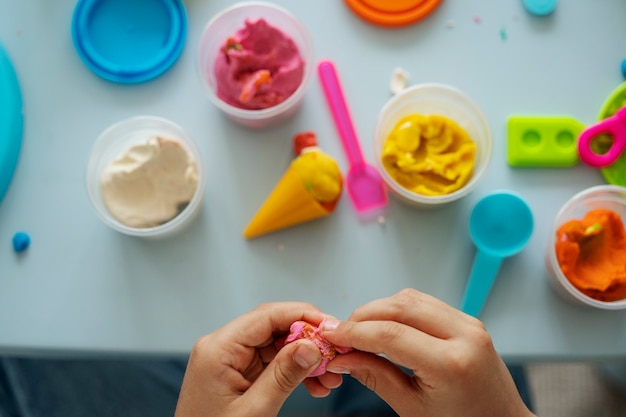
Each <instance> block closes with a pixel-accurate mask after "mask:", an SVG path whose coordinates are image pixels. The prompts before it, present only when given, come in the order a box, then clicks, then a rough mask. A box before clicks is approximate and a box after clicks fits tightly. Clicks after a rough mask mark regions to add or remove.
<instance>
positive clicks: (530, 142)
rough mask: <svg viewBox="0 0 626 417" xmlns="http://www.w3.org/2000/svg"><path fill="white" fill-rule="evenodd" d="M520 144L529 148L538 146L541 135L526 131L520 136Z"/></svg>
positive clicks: (533, 131)
mask: <svg viewBox="0 0 626 417" xmlns="http://www.w3.org/2000/svg"><path fill="white" fill-rule="evenodd" d="M522 142H523V143H524V145H526V146H529V147H534V146H539V144H540V143H541V135H540V134H539V132H537V131H536V130H527V131H526V132H524V134H523V135H522Z"/></svg>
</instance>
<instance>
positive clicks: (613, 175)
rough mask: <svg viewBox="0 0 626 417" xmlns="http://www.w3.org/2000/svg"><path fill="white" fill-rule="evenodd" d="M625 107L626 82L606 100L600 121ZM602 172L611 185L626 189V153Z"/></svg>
mask: <svg viewBox="0 0 626 417" xmlns="http://www.w3.org/2000/svg"><path fill="white" fill-rule="evenodd" d="M623 106H626V82H624V83H622V84H620V85H619V86H618V87H617V88H616V89H615V90H613V92H612V93H611V95H610V96H609V97H608V98H607V99H606V101H605V102H604V104H603V105H602V108H601V109H600V113H599V115H598V120H603V119H606V118H607V117H611V116H613V115H614V114H615V113H616V112H617V111H618V110H619V109H621V108H622V107H623ZM600 172H602V175H603V176H604V179H605V180H606V181H607V182H608V183H609V184H613V185H621V186H624V187H626V152H624V153H622V155H621V156H620V157H619V158H618V159H617V161H615V162H614V163H612V164H611V165H609V166H607V167H604V168H602V169H601V170H600Z"/></svg>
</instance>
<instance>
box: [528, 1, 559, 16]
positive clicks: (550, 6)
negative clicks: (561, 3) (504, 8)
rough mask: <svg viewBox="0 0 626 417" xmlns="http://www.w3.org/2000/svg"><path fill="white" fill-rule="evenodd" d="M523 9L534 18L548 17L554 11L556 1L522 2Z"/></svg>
mask: <svg viewBox="0 0 626 417" xmlns="http://www.w3.org/2000/svg"><path fill="white" fill-rule="evenodd" d="M522 2H523V4H524V7H525V8H526V10H527V11H528V12H529V13H532V14H534V15H535V16H546V15H549V14H550V13H552V12H553V11H554V9H556V0H522Z"/></svg>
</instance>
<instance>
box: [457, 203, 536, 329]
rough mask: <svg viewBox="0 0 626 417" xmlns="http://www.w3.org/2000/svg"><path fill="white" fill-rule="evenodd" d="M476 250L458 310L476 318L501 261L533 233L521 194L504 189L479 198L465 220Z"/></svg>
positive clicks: (523, 243) (528, 211)
mask: <svg viewBox="0 0 626 417" xmlns="http://www.w3.org/2000/svg"><path fill="white" fill-rule="evenodd" d="M469 230H470V235H471V237H472V241H473V242H474V244H475V245H476V248H477V249H478V252H477V253H476V258H475V259H474V265H473V266H472V273H471V275H470V278H469V282H468V284H467V289H466V290H465V296H464V298H463V303H462V307H461V310H463V312H465V313H467V314H469V315H472V316H474V317H477V316H478V314H479V313H480V311H481V310H482V307H483V304H484V303H485V300H486V299H487V295H489V291H490V290H491V286H492V284H493V282H494V280H495V278H496V275H497V274H498V270H499V269H500V265H501V264H502V260H503V259H504V258H507V257H509V256H513V255H515V254H516V253H518V252H520V251H521V250H522V249H523V248H524V246H526V243H528V240H529V239H530V236H531V235H532V232H533V215H532V212H531V211H530V208H529V207H528V204H526V202H525V201H524V200H522V198H521V197H519V196H517V195H515V194H512V193H510V192H506V191H498V192H494V193H492V194H490V195H487V196H486V197H483V198H482V199H481V200H480V201H479V202H478V203H477V204H476V206H474V209H473V210H472V214H471V215H470V220H469Z"/></svg>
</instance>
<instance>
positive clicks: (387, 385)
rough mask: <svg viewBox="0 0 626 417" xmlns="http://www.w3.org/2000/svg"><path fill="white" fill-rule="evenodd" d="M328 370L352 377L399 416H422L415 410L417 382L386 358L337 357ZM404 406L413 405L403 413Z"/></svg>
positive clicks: (365, 355)
mask: <svg viewBox="0 0 626 417" xmlns="http://www.w3.org/2000/svg"><path fill="white" fill-rule="evenodd" d="M327 369H328V372H339V373H349V374H350V375H351V376H352V377H354V378H355V379H356V380H358V381H359V382H360V383H361V384H363V385H365V386H366V387H367V388H369V389H371V390H372V391H374V392H375V393H376V394H377V395H378V396H379V397H380V398H382V399H383V400H384V401H385V402H386V403H387V404H389V405H390V406H391V407H392V408H393V409H394V410H395V411H396V413H398V415H422V413H416V410H415V404H418V403H419V398H417V397H419V392H420V390H416V389H415V383H416V380H415V379H414V378H413V377H412V376H411V375H408V374H406V373H405V372H403V371H402V370H401V369H400V368H398V367H397V366H396V365H394V364H393V363H391V362H390V361H389V360H387V359H385V358H382V357H380V356H377V355H374V354H371V353H366V352H358V351H355V352H352V353H348V354H345V355H341V356H340V357H337V358H336V359H335V360H333V361H331V362H330V363H329V364H328V366H327ZM404 404H410V405H411V407H412V408H411V409H410V410H409V409H407V410H404V409H403V407H404Z"/></svg>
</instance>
